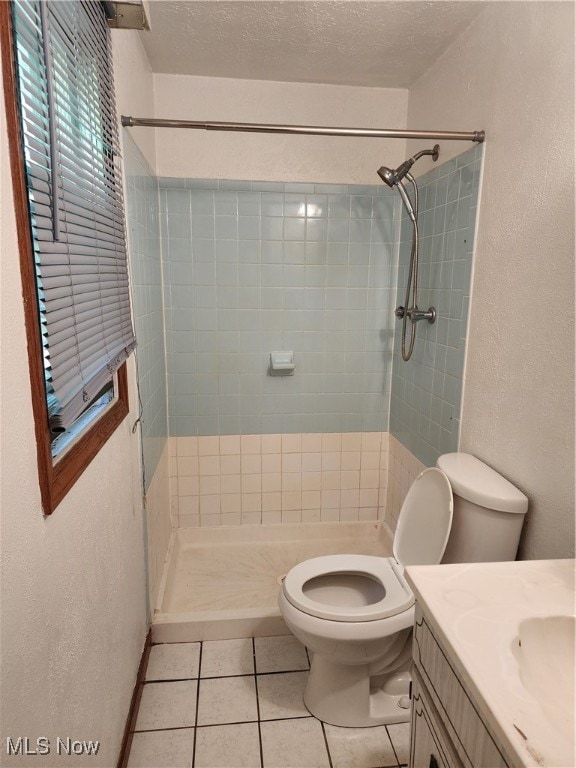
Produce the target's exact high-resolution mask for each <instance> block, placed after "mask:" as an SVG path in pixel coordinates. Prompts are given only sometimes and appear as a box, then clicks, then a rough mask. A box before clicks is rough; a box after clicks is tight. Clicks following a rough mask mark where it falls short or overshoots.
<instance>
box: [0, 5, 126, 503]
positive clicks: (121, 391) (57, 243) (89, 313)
mask: <svg viewBox="0 0 576 768" xmlns="http://www.w3.org/2000/svg"><path fill="white" fill-rule="evenodd" d="M0 13H1V17H0V21H1V22H2V24H1V31H2V51H3V69H4V82H5V95H6V111H7V118H8V127H9V139H10V149H11V156H12V175H13V181H14V190H15V203H16V214H17V221H18V230H19V244H20V251H21V254H20V256H21V271H22V278H23V291H24V296H25V305H26V309H27V317H26V322H27V334H28V346H29V355H30V372H31V381H32V391H33V401H34V412H35V424H36V438H37V443H38V459H39V461H38V463H39V469H40V485H41V490H42V501H43V508H44V512H45V514H50V513H51V512H52V511H53V509H54V508H55V506H56V505H57V504H58V503H59V501H60V500H61V499H62V498H63V496H64V495H65V493H66V492H67V491H68V490H69V488H70V487H71V486H72V485H73V483H74V482H75V481H76V479H77V478H78V477H79V476H80V474H81V473H82V471H83V470H84V469H85V467H86V466H87V464H88V463H89V462H90V461H91V460H92V459H93V458H94V456H95V455H96V454H97V452H98V450H99V449H100V447H101V446H102V445H103V444H104V442H105V441H106V440H107V439H108V437H109V436H110V435H111V434H112V432H113V431H114V430H115V429H116V427H117V426H118V424H119V423H120V422H121V421H122V419H123V418H124V417H125V416H126V415H127V413H128V401H127V386H126V370H125V364H124V362H125V360H126V358H127V357H128V355H129V354H130V352H131V351H132V349H133V348H134V346H135V339H134V335H133V331H132V322H131V315H130V302H129V289H128V271H127V263H126V247H125V232H124V211H123V201H122V187H121V175H120V169H119V154H118V150H117V147H118V136H117V128H116V108H115V103H114V84H113V78H112V72H111V63H110V61H111V57H110V42H109V30H108V27H107V24H106V18H105V14H104V10H103V7H102V4H101V3H100V2H97V1H96V0H58V1H57V2H45V1H44V0H18V1H17V2H12V3H0Z"/></svg>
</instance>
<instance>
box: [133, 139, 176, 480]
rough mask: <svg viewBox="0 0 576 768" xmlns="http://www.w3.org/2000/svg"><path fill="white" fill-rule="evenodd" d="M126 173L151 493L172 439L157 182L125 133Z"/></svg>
mask: <svg viewBox="0 0 576 768" xmlns="http://www.w3.org/2000/svg"><path fill="white" fill-rule="evenodd" d="M124 171H125V177H126V189H127V199H126V219H127V228H128V243H129V253H130V276H131V285H132V310H133V316H134V325H135V330H136V337H137V339H138V348H137V352H136V356H137V361H138V381H139V391H140V400H141V418H142V450H143V461H144V477H145V486H146V489H147V488H148V485H149V483H150V481H151V480H152V477H153V475H154V471H155V469H156V466H157V464H158V461H159V459H160V456H161V454H162V451H163V449H164V445H165V443H166V438H167V436H168V414H167V404H166V365H165V359H166V350H165V345H164V320H163V304H162V265H161V251H160V218H159V207H158V180H157V179H156V177H155V176H154V173H153V171H152V170H151V168H150V166H149V165H148V163H147V162H146V160H145V159H144V157H143V156H142V154H141V153H140V151H139V149H138V148H137V146H136V144H135V143H134V141H133V140H132V139H131V138H130V136H129V135H128V134H127V132H126V131H124Z"/></svg>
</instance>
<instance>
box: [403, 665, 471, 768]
mask: <svg viewBox="0 0 576 768" xmlns="http://www.w3.org/2000/svg"><path fill="white" fill-rule="evenodd" d="M410 768H462V763H461V762H460V760H459V758H458V756H457V755H456V753H455V751H454V748H453V746H452V744H451V743H450V740H449V738H448V735H447V734H446V732H445V730H444V728H443V726H442V723H441V722H440V720H439V718H438V717H437V714H436V710H435V709H434V705H433V704H432V703H431V702H430V701H428V700H427V698H426V694H425V693H424V691H423V689H422V687H421V684H420V681H419V679H418V676H417V674H415V675H414V679H413V681H412V737H411V743H410Z"/></svg>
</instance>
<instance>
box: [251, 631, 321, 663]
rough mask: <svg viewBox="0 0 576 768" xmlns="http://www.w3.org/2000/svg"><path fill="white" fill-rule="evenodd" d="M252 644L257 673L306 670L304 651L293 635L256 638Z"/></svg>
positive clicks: (306, 660)
mask: <svg viewBox="0 0 576 768" xmlns="http://www.w3.org/2000/svg"><path fill="white" fill-rule="evenodd" d="M254 644H255V648H256V671H257V672H287V671H293V670H296V669H308V657H307V656H306V649H305V648H304V646H303V645H302V643H301V642H300V641H299V640H297V639H296V638H295V637H294V635H283V636H281V637H257V638H255V640H254Z"/></svg>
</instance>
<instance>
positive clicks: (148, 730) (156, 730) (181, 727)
mask: <svg viewBox="0 0 576 768" xmlns="http://www.w3.org/2000/svg"><path fill="white" fill-rule="evenodd" d="M193 728H195V726H194V725H172V726H170V728H143V729H142V730H141V731H134V733H162V732H163V731H190V730H192V729H193Z"/></svg>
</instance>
